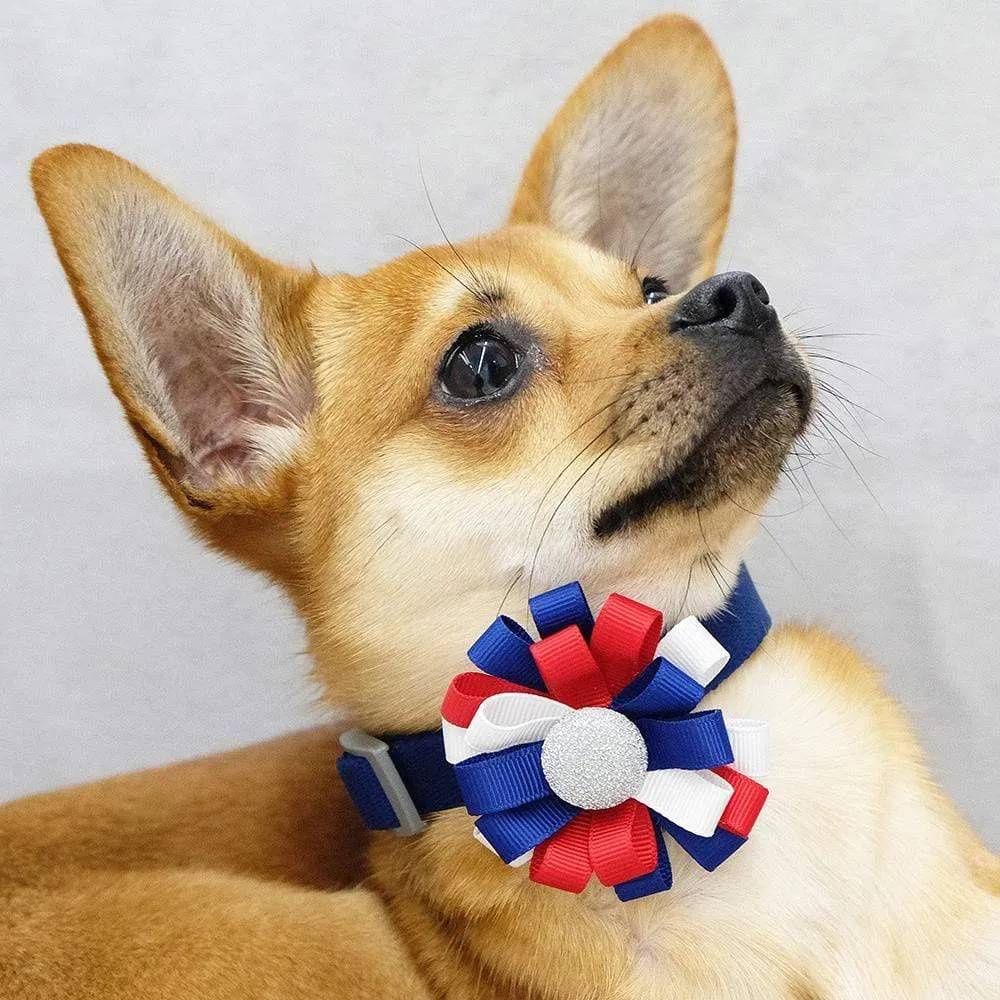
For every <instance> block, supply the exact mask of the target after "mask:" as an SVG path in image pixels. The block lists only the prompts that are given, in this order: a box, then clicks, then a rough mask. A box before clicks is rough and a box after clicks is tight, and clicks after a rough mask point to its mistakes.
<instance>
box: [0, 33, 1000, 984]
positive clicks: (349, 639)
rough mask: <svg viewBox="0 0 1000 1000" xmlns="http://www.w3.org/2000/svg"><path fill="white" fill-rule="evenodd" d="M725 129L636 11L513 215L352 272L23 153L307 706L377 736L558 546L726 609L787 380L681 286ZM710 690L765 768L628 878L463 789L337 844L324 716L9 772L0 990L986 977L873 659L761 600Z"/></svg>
mask: <svg viewBox="0 0 1000 1000" xmlns="http://www.w3.org/2000/svg"><path fill="white" fill-rule="evenodd" d="M735 136H736V126H735V121H734V114H733V106H732V100H731V97H730V92H729V87H728V83H727V80H726V76H725V73H724V71H723V68H722V66H721V65H720V63H719V60H718V57H717V56H716V53H715V52H714V50H713V48H712V46H711V44H710V42H709V41H708V40H707V39H706V37H705V36H704V34H703V33H702V32H701V31H700V29H699V28H698V27H697V26H696V25H694V24H693V23H691V22H690V21H688V20H686V19H684V18H681V17H663V18H660V19H657V20H655V21H652V22H650V23H648V24H646V25H644V26H643V27H641V28H640V29H638V30H637V31H636V32H635V33H634V34H633V35H631V36H630V37H629V38H628V39H627V40H626V41H624V42H623V43H622V44H621V45H620V46H619V47H618V48H617V49H616V50H615V51H614V52H612V53H611V54H610V55H609V56H608V57H607V58H606V59H605V60H604V61H603V62H602V63H601V64H600V66H599V67H598V68H597V69H596V70H595V72H594V73H593V74H592V75H591V76H590V77H588V78H587V80H585V81H584V83H583V84H582V85H581V87H580V88H579V89H578V90H577V91H576V93H574V95H573V96H572V97H571V98H570V100H569V101H568V103H567V104H566V106H565V107H564V108H563V110H562V111H561V112H560V113H559V115H558V116H557V117H556V119H555V121H554V122H553V124H552V125H551V126H550V128H549V129H548V130H547V131H546V133H545V134H544V136H543V137H542V139H541V141H540V142H539V144H538V145H537V147H536V149H535V151H534V153H533V155H532V158H531V161H530V163H529V164H528V167H527V170H526V172H525V175H524V179H523V181H522V184H521V188H520V190H519V191H518V193H517V197H516V200H515V203H514V208H513V211H512V213H511V217H510V220H509V223H508V225H507V226H505V227H504V228H503V229H501V230H500V231H499V232H497V233H494V234H493V235H490V236H487V237H484V238H482V239H480V240H476V241H474V242H471V243H468V244H462V245H460V246H456V247H451V246H446V247H435V248H431V249H428V250H426V251H420V252H414V253H412V254H409V255H407V256H405V257H403V258H401V259H399V260H397V261H394V262H392V263H390V264H387V265H385V266H382V267H379V268H377V269H375V270H374V271H372V272H371V273H369V274H367V275H364V276H362V277H351V276H348V275H343V274H337V275H331V276H324V275H320V274H318V273H316V272H314V271H298V270H293V269H290V268H286V267H282V266H279V265H277V264H273V263H271V262H269V261H266V260H263V259H262V258H260V257H258V256H257V255H255V254H254V253H253V252H252V251H251V250H250V249H249V248H247V247H246V246H244V245H243V244H241V243H239V242H237V241H236V240H234V239H232V238H231V237H229V236H228V235H226V234H225V233H223V232H222V231H221V230H220V229H218V228H216V227H215V226H214V225H213V224H212V223H210V222H209V221H207V220H206V219H204V218H203V217H202V216H200V215H199V214H197V213H196V212H194V211H193V210H191V209H190V208H188V207H187V206H186V205H184V204H182V203H181V202H180V201H179V200H178V199H177V198H176V197H174V196H173V195H172V194H171V193H170V192H168V191H167V190H165V189H164V188H162V187H160V186H159V185H158V184H157V183H156V182H154V181H153V180H151V179H150V178H149V177H148V176H146V175H145V174H143V173H142V172H141V171H139V170H138V169H136V168H135V167H133V166H131V165H130V164H128V163H126V162H125V161H123V160H120V159H118V158H117V157H115V156H113V155H112V154H110V153H106V152H103V151H101V150H98V149H94V148H91V147H84V146H65V147H60V148H57V149H53V150H50V151H49V152H47V153H45V154H43V155H42V156H41V157H40V158H39V159H38V161H37V162H36V164H35V167H34V171H33V175H32V176H33V181H34V184H35V191H36V193H37V197H38V202H39V205H40V206H41V209H42V212H43V214H44V216H45V219H46V221H47V223H48V225H49V228H50V230H51V233H52V237H53V240H54V242H55V246H56V249H57V251H58V254H59V257H60V260H61V261H62V264H63V266H64V267H65V269H66V273H67V275H68V277H69V280H70V283H71V285H72V288H73V291H74V294H75V295H76V298H77V301H78V302H79V305H80V307H81V309H82V310H83V313H84V315H85V316H86V319H87V322H88V325H89V327H90V331H91V334H92V336H93V339H94V344H95V347H96V349H97V352H98V354H99V356H100V358H101V361H102V363H103V364H104V366H105V368H106V370H107V373H108V377H109V379H110V382H111V385H112V387H113V389H114V391H115V393H116V394H117V395H118V397H119V399H120V400H121V402H122V404H123V406H124V408H125V411H126V413H127V415H128V419H129V422H130V423H131V425H132V427H133V429H134V431H135V433H136V435H137V437H138V438H139V441H140V443H141V444H142V447H143V449H144V450H145V452H146V455H147V456H148V458H149V461H150V463H151V465H152V466H153V469H154V471H155V472H156V474H157V475H158V476H159V478H160V480H161V481H162V482H163V484H164V486H165V487H166V489H167V491H168V492H169V493H170V495H171V496H172V497H173V498H174V500H175V501H176V502H177V504H178V506H179V507H180V509H181V510H182V511H184V513H185V514H186V515H187V517H188V518H189V520H190V522H191V524H192V525H193V526H194V528H195V530H196V531H197V532H198V533H199V534H200V535H201V536H202V537H204V538H205V539H206V540H207V541H208V542H209V543H210V544H212V545H214V546H216V547H217V548H219V549H220V550H222V551H224V552H226V553H229V554H231V555H234V556H236V557H238V558H240V559H242V560H243V561H244V562H246V563H247V564H249V565H250V566H252V567H254V568H256V569H259V570H262V571H264V572H265V573H267V574H269V575H270V576H271V577H273V578H274V579H276V580H278V581H280V582H281V583H282V584H283V585H284V587H285V588H286V589H287V591H288V593H289V595H290V597H291V599H292V601H293V602H294V603H295V605H296V607H297V608H298V610H299V611H300V612H301V614H302V616H303V618H304V620H305V622H306V625H307V627H308V631H309V637H310V646H311V652H312V654H313V657H314V660H315V665H316V668H315V669H316V675H317V677H318V678H319V679H320V680H321V681H322V683H323V685H324V687H325V690H326V691H327V692H328V695H329V698H330V701H331V703H333V704H336V705H340V706H346V707H347V708H348V709H349V711H350V712H351V713H352V715H353V717H354V718H355V719H356V720H357V722H358V724H359V725H361V726H363V727H365V728H366V729H368V730H370V731H372V732H386V731H393V732H406V731H417V730H424V729H430V728H434V727H435V726H437V725H438V724H439V713H440V702H441V697H442V693H443V692H444V689H445V687H446V686H447V684H448V682H449V680H450V679H451V678H452V677H453V676H454V675H455V674H456V673H458V672H459V671H461V670H462V669H465V664H464V651H465V649H466V648H467V647H468V645H469V643H470V641H471V640H472V639H473V638H475V636H476V635H478V634H479V632H480V631H481V630H482V629H483V628H484V627H485V626H486V624H487V623H488V622H489V621H490V620H491V619H492V618H493V617H494V616H495V614H496V613H497V610H498V608H501V607H502V608H505V609H507V610H510V611H511V613H512V614H514V615H516V616H517V617H523V614H522V612H523V608H524V602H525V599H526V597H527V596H528V595H529V593H534V592H537V591H540V590H543V589H545V588H546V587H548V586H552V585H556V584H559V583H562V582H564V581H565V580H568V579H573V578H577V577H579V578H580V579H581V580H582V581H583V583H584V586H585V588H586V590H587V592H588V595H589V596H590V597H591V598H592V600H593V601H595V602H599V601H601V600H603V598H604V597H605V596H606V595H607V594H608V593H610V592H611V591H620V592H621V593H624V594H628V595H630V596H632V597H635V598H636V599H638V600H641V601H644V602H646V603H648V604H651V605H653V606H655V607H657V608H660V609H664V611H665V614H666V616H667V619H668V623H671V622H673V621H676V620H678V619H679V618H680V617H682V616H683V615H688V614H695V615H703V614H706V613H708V612H710V611H712V610H713V609H716V608H718V607H720V606H721V605H722V603H723V602H724V599H725V594H726V590H727V588H728V586H729V585H731V584H732V582H733V579H734V574H735V571H736V569H737V567H738V565H739V562H740V558H741V553H742V552H743V550H744V548H745V546H746V544H747V542H748V540H749V538H750V536H751V534H752V532H753V529H754V527H755V522H756V517H755V515H754V513H753V512H755V511H759V510H760V509H761V507H762V505H763V504H764V503H765V501H766V499H767V497H768V495H769V493H770V491H771V489H772V487H773V485H774V482H775V479H776V477H777V474H778V471H779V469H780V467H781V463H782V461H783V460H784V458H785V455H786V452H787V450H788V448H789V447H790V445H791V443H792V441H793V440H794V439H795V438H796V436H797V435H798V434H799V433H800V432H801V431H802V429H803V427H804V425H805V422H806V420H807V417H808V411H809V408H810V406H811V386H810V381H809V377H808V375H807V373H806V370H805V367H804V364H803V362H802V360H801V357H800V355H799V352H798V349H797V348H796V346H795V345H794V344H793V343H792V342H791V341H790V340H789V339H788V338H787V337H786V336H785V335H784V334H783V333H782V332H781V330H780V327H778V325H777V323H776V321H775V322H770V321H769V325H768V326H767V335H766V336H763V335H761V336H741V335H740V334H741V333H742V332H746V330H744V329H743V327H741V326H740V322H739V319H740V317H739V311H740V310H744V309H752V310H764V312H765V313H767V309H768V308H769V307H767V305H766V302H765V296H764V294H763V292H762V290H761V289H760V286H759V285H758V284H757V283H755V282H752V281H750V279H749V278H748V277H747V276H739V275H736V276H732V275H730V276H726V277H725V278H723V279H720V280H718V281H716V283H715V284H712V285H709V286H699V287H700V288H702V294H701V295H700V298H699V297H698V296H696V297H695V299H692V298H691V297H690V296H687V297H685V298H683V299H682V298H681V297H680V293H683V292H685V291H686V290H688V289H690V288H692V286H695V285H696V284H697V283H698V282H700V281H701V280H702V279H705V278H707V277H708V276H709V275H711V274H712V272H713V269H714V262H715V256H716V252H717V250H718V247H719V242H720V240H721V238H722V234H723V228H724V225H725V222H726V217H727V213H728V208H729V199H730V188H731V181H732V164H733V154H734V147H735ZM705 288H707V289H708V292H710V293H711V294H708V293H705ZM692 302H694V304H695V305H694V306H692ZM695 307H696V308H695ZM699 309H700V310H701V311H702V312H701V314H698V310H699ZM706 309H707V310H708V312H707V313H705V310H706ZM692 310H694V311H693V312H692ZM768 315H770V314H768ZM730 320H732V323H730V327H731V329H729V331H728V332H726V331H724V330H721V329H720V328H719V325H718V324H719V323H722V324H723V325H725V323H726V322H729V321H730ZM747 329H749V327H747ZM762 329H763V328H762ZM734 331H735V332H734ZM192 669H196V668H194V667H193V668H192ZM709 704H711V705H714V706H717V707H721V708H724V709H725V710H726V712H727V713H731V714H734V715H744V716H751V717H758V718H761V719H765V720H767V721H768V723H769V725H770V728H771V733H772V764H771V768H770V773H769V776H768V779H767V784H768V785H769V787H770V788H771V798H770V800H769V802H768V804H767V807H766V808H765V810H764V812H763V814H762V816H761V819H760V821H759V823H758V825H757V828H756V830H755V831H754V836H753V838H752V840H751V841H750V842H749V843H748V844H747V845H746V846H745V847H744V849H743V850H741V851H740V852H739V853H737V854H736V855H735V856H734V857H733V858H732V859H731V860H730V861H729V862H727V864H726V865H725V866H723V867H722V868H720V869H719V870H718V871H716V872H714V873H712V874H708V873H705V872H703V871H701V870H700V869H699V868H697V867H696V866H695V865H694V864H692V863H689V862H687V861H686V860H684V859H683V858H682V857H681V856H680V855H679V854H678V855H677V856H675V885H674V888H673V889H672V890H671V891H670V892H669V893H665V894H661V895H656V896H651V897H649V898H647V899H644V900H638V901H635V902H631V903H628V904H621V903H619V902H618V901H617V900H616V899H615V897H614V894H613V893H612V892H611V891H610V890H608V889H605V888H603V887H601V886H598V885H596V884H591V886H590V887H589V888H588V889H587V890H586V891H585V892H584V893H583V894H582V895H581V896H572V895H570V894H567V893H560V892H557V891H555V890H553V889H549V888H546V887H542V886H539V885H536V884H534V883H532V882H530V881H528V879H527V878H526V876H525V873H524V870H523V869H510V868H507V867H505V866H504V865H503V864H502V863H501V862H500V861H499V860H498V859H497V858H496V857H494V856H493V855H491V854H490V853H489V852H488V851H487V850H486V849H485V848H483V847H482V846H481V845H480V844H478V843H476V842H475V841H474V840H473V839H472V837H471V836H470V832H471V823H472V821H471V819H470V818H469V816H468V815H467V814H466V813H465V812H464V811H461V810H453V811H449V812H446V813H441V814H439V815H438V816H437V817H435V818H434V819H433V820H432V822H431V824H430V826H429V828H428V830H427V831H426V832H425V833H424V834H422V835H420V836H417V837H411V838H405V839H404V838H397V837H394V836H392V835H390V834H376V835H372V836H371V837H364V836H362V833H361V830H360V826H359V824H358V821H357V819H356V817H355V816H354V813H353V811H352V809H351V808H350V805H349V803H347V801H346V798H345V796H344V792H343V789H342V787H341V785H340V783H339V781H338V779H337V776H336V773H335V769H334V761H335V758H336V757H337V755H338V747H337V738H336V733H334V732H333V731H326V730H320V731H316V732H311V733H305V734H300V735H296V736H291V737H288V738H286V739H282V740H277V741H275V742H273V743H270V744H265V745H262V746H258V747H254V748H251V749H248V750H245V751H239V752H236V753H232V754H227V755H224V756H222V757H218V758H213V759H206V760H202V761H196V762H193V763H188V764H182V765H178V766H176V767H173V768H167V769H165V770H161V771H155V772H150V773H146V774H139V775H131V776H126V777H121V778H114V779H111V780H109V781H104V782H100V783H98V784H95V785H91V786H88V787H86V788H82V789H78V790H73V791H67V792H59V793H55V794H50V795H42V796H37V797H35V798H31V799H27V800H24V801H21V802H16V803H13V804H12V805H9V806H7V807H5V808H4V809H3V810H0V995H2V996H3V997H19V998H42V997H46V998H52V997H57V998H61V997H67V998H79V997H94V998H101V1000H112V998H119V997H122V998H124V997H129V998H136V997H140V998H160V997H163V998H166V997H171V998H177V997H185V998H194V997H199V998H202V997H204V998H209V1000H220V998H230V997H232V998H236V997H238V998H244V997H268V998H271V997H273V998H314V997H315V998H320V997H344V998H369V997H370V998H375V997H378V998H394V997H398V998H406V1000H409V998H420V997H448V998H456V1000H457V998H463V1000H467V998H483V1000H486V998H500V997H510V998H514V997H517V998H529V997H538V998H552V1000H555V998H562V997H565V998H573V1000H580V998H584V997H621V998H653V997H664V998H666V997H670V998H678V1000H702V998H709V997H711V998H717V997H726V998H736V997H747V998H751V997H753V998H762V997H766V998H789V1000H793V998H794V1000H824V998H872V997H885V998H892V1000H902V998H912V1000H916V998H924V1000H931V998H935V1000H944V998H948V1000H956V998H972V997H980V998H983V997H997V996H1000V898H998V892H1000V871H998V867H997V863H996V861H995V860H994V859H992V858H991V857H989V856H988V855H987V854H986V852H985V851H984V850H983V849H982V848H981V847H980V846H979V844H978V843H977V841H976V839H975V837H974V836H973V834H972V833H971V832H970V831H969V830H968V829H967V828H966V827H965V825H964V824H963V823H962V822H961V820H960V819H959V818H958V817H957V816H956V814H955V812H954V811H953V809H952V807H951V806H950V805H949V804H948V803H947V802H946V801H945V800H944V799H943V798H942V796H941V794H940V793H939V792H938V790H937V789H936V787H935V786H934V784H933V782H932V781H931V779H930V778H929V777H928V775H927V772H926V770H925V768H924V765H923V763H922V760H921V755H920V752H919V750H918V748H917V746H916V744H915V742H914V739H913V737H912V735H911V733H910V731H909V729H908V727H907V725H906V723H905V721H904V720H903V718H902V717H901V714H900V712H899V710H898V709H897V708H896V706H895V705H894V704H893V703H892V702H891V701H890V700H889V699H888V698H887V697H886V696H885V694H884V693H883V692H882V689H881V688H880V686H879V684H878V681H877V680H876V679H875V677H874V676H873V674H872V672H871V671H870V670H869V668H868V667H867V666H866V665H865V664H864V663H862V662H861V661H860V660H859V659H858V658H857V657H856V656H855V655H854V654H853V653H852V652H851V651H850V650H848V649H845V648H844V647H843V646H842V645H840V644H839V643H838V642H837V641H836V640H834V639H832V638H830V637H829V636H828V635H826V634H824V633H823V632H820V631H817V630H813V629H809V630H806V629H801V628H796V627H783V628H779V629H776V630H774V631H773V632H772V633H771V635H770V636H769V637H768V639H767V640H766V641H765V643H764V645H763V646H762V647H761V648H760V650H759V651H758V652H757V653H756V654H755V655H754V656H753V657H752V658H751V660H750V661H749V662H748V663H747V664H746V665H745V666H743V668H742V669H741V670H740V671H739V672H738V673H736V674H735V675H734V676H733V677H732V678H731V679H729V680H727V681H726V683H724V684H723V685H722V686H721V687H720V688H719V689H718V691H716V692H715V693H714V694H712V695H711V696H710V700H709ZM366 873H367V874H366Z"/></svg>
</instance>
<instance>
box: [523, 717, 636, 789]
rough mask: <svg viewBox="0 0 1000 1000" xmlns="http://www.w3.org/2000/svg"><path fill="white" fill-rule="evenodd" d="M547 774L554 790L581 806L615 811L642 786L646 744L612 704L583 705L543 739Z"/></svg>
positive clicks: (543, 767) (562, 720)
mask: <svg viewBox="0 0 1000 1000" xmlns="http://www.w3.org/2000/svg"><path fill="white" fill-rule="evenodd" d="M541 762H542V773H543V774H544V775H545V779H546V781H548V783H549V787H550V788H551V789H552V791H553V792H554V793H555V794H556V795H558V796H559V798H561V799H562V800H563V801H564V802H568V803H569V804H570V805H572V806H579V807H580V808H581V809H610V808H611V807H612V806H617V805H620V804H621V803H622V802H625V801H626V800H627V799H630V798H632V797H633V796H634V795H635V794H636V793H637V792H638V791H639V789H641V788H642V783H643V780H644V779H645V777H646V767H647V765H648V763H649V760H648V756H647V754H646V743H645V741H644V740H643V738H642V733H640V732H639V728H638V726H636V724H635V723H634V722H632V720H631V719H629V718H627V717H626V716H624V715H622V714H621V713H620V712H614V711H612V710H611V709H609V708H579V709H577V710H576V711H575V712H573V713H572V714H570V715H567V716H566V717H565V718H563V719H560V720H559V721H558V722H557V723H556V724H555V725H554V726H553V727H552V728H551V729H550V730H549V733H548V735H547V736H546V737H545V739H544V741H543V742H542V756H541Z"/></svg>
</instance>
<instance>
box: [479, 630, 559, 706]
mask: <svg viewBox="0 0 1000 1000" xmlns="http://www.w3.org/2000/svg"><path fill="white" fill-rule="evenodd" d="M531 642H532V639H531V636H530V635H529V634H528V632H527V630H526V629H524V628H522V627H521V625H520V624H518V622H516V621H514V619H513V618H508V617H507V616H506V615H501V616H500V617H499V618H497V619H496V621H494V622H493V624H492V625H490V627H489V628H488V629H487V630H486V631H485V632H484V633H483V634H482V635H481V636H480V637H479V638H478V639H477V640H476V641H475V642H474V643H473V644H472V645H471V646H470V647H469V659H470V660H471V661H472V662H473V663H474V664H475V665H476V666H477V667H479V669H480V670H482V671H484V672H485V673H487V674H492V675H493V676H494V677H502V678H503V679H504V680H507V681H513V682H514V683H515V684H523V685H524V686H525V687H532V688H536V689H537V690H539V691H544V690H545V683H544V681H543V680H542V675H541V674H540V673H539V672H538V667H536V666H535V661H534V658H533V657H532V655H531Z"/></svg>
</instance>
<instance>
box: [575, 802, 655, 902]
mask: <svg viewBox="0 0 1000 1000" xmlns="http://www.w3.org/2000/svg"><path fill="white" fill-rule="evenodd" d="M656 861H657V845H656V834H655V832H654V831H653V819H652V817H651V816H650V814H649V810H648V809H647V808H646V807H645V806H644V805H643V804H642V803H641V802H636V800H635V799H628V800H627V801H625V802H623V803H622V804H621V805H618V806H615V807H614V808H613V809H602V810H601V811H600V812H595V813H594V814H593V820H592V822H591V825H590V862H591V864H592V865H593V866H594V873H595V874H596V875H597V877H598V878H599V879H600V880H601V881H602V882H603V883H604V884H605V885H617V884H618V883H619V882H628V881H630V880H631V879H634V878H639V877H640V876H641V875H648V874H649V873H650V872H651V871H653V869H654V868H656Z"/></svg>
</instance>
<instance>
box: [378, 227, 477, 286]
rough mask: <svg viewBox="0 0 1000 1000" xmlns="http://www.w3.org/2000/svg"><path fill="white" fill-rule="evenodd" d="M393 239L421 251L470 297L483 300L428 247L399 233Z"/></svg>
mask: <svg viewBox="0 0 1000 1000" xmlns="http://www.w3.org/2000/svg"><path fill="white" fill-rule="evenodd" d="M393 239H397V240H402V241H403V242H404V243H408V244H409V245H410V246H411V247H413V249H414V250H419V251H420V252H421V253H422V254H423V255H424V256H425V257H429V258H430V259H431V260H432V261H434V263H435V264H437V266H438V267H439V268H441V270H442V271H444V272H445V274H450V275H451V276H452V277H453V278H454V279H455V280H456V281H457V282H458V283H459V284H460V285H461V286H462V287H463V288H464V289H465V290H466V291H467V292H468V293H469V294H470V295H473V296H475V297H476V298H477V299H479V300H482V294H481V293H480V292H478V291H476V289H475V288H471V287H470V286H469V285H467V284H466V283H465V282H464V281H462V279H461V278H460V277H459V276H458V275H457V274H455V272H454V271H453V270H452V269H451V268H450V267H446V266H445V265H444V264H442V263H441V261H439V260H438V259H437V257H435V256H434V254H432V253H431V252H430V250H428V249H427V248H426V247H422V246H421V245H420V244H419V243H414V242H413V240H411V239H408V238H407V237H405V236H400V234H399V233H394V234H393Z"/></svg>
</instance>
